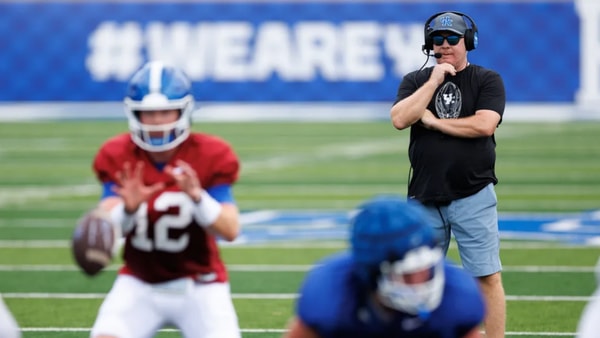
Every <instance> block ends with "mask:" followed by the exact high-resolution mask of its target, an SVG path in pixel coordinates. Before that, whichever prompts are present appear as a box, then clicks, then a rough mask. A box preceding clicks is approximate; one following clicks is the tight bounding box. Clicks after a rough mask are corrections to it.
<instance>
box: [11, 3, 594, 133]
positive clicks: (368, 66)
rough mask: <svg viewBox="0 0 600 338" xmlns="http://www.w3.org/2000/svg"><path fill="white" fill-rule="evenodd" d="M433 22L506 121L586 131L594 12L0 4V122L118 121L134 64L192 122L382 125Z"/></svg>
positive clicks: (568, 7)
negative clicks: (185, 100) (469, 38)
mask: <svg viewBox="0 0 600 338" xmlns="http://www.w3.org/2000/svg"><path fill="white" fill-rule="evenodd" d="M445 10H455V11H461V12H464V13H466V14H468V15H469V16H471V17H472V18H473V19H474V21H475V22H476V27H477V28H478V31H479V47H478V48H477V49H476V50H474V51H472V52H471V53H470V54H469V59H470V61H471V62H472V63H478V64H482V65H484V66H486V67H489V68H492V69H495V70H497V71H498V72H500V74H502V76H503V78H504V81H505V85H506V89H507V99H508V103H509V106H508V109H507V111H506V116H505V119H506V120H533V121H547V120H551V119H553V120H557V119H560V120H565V119H590V118H598V114H599V113H598V112H597V110H595V109H594V107H595V106H597V105H598V103H600V95H599V92H600V79H599V73H600V66H599V64H600V60H599V57H598V55H599V53H598V49H599V48H600V42H599V41H600V38H599V35H600V33H599V31H598V29H597V18H598V15H599V12H600V4H598V2H597V1H594V0H548V1H411V0H407V1H392V0H374V1H359V0H347V1H341V0H329V1H303V0H296V1H294V0H272V1H264V0H257V1H240V0H228V1H206V0H188V1H156V0H148V1H137V0H136V1H110V0H106V1H31V0H29V1H9V0H2V1H0V13H2V14H0V15H1V18H2V20H1V23H0V32H1V33H2V34H0V45H1V46H2V53H1V54H0V71H1V74H2V81H0V103H1V106H0V118H1V119H2V120H15V119H18V120H28V119H31V118H33V117H41V118H61V117H62V118H64V117H69V118H107V117H117V118H120V117H122V109H121V107H120V104H116V105H115V104H114V103H115V102H117V103H118V102H120V101H121V99H122V97H123V95H124V88H125V84H126V81H127V80H128V79H129V77H130V76H131V75H132V74H133V72H134V71H135V70H136V69H137V68H138V67H139V66H141V65H142V64H143V63H144V62H145V61H147V60H164V61H167V62H170V63H173V64H176V65H178V66H180V67H182V68H183V69H184V70H185V71H186V72H187V74H188V75H189V76H190V78H191V79H192V80H193V81H194V82H195V85H194V86H195V94H196V98H197V99H198V101H200V105H199V107H200V108H202V112H201V113H200V112H199V113H198V114H200V117H199V118H204V119H211V120H215V119H216V120H222V119H233V120H238V121H239V120H240V119H243V120H252V119H267V120H270V119H274V118H278V119H313V120H314V119H321V120H323V119H330V120H331V119H333V120H337V119H339V118H340V117H343V118H344V119H359V118H361V119H363V118H381V117H383V118H387V113H388V109H389V106H390V104H391V103H392V102H393V101H394V99H395V94H396V89H397V86H398V84H399V81H400V80H401V79H402V76H403V75H404V74H406V73H407V72H409V71H411V70H415V69H418V68H420V67H421V66H422V65H423V64H424V63H425V62H430V63H433V58H430V60H428V59H427V57H426V56H425V55H424V54H423V53H422V51H421V46H422V44H423V38H424V27H423V24H424V22H425V21H426V20H427V19H428V18H429V17H430V16H431V15H432V14H434V13H436V12H440V11H445ZM91 103H94V104H91ZM111 103H113V104H111ZM40 104H41V105H42V106H40Z"/></svg>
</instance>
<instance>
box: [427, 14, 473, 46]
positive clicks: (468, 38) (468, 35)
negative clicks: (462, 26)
mask: <svg viewBox="0 0 600 338" xmlns="http://www.w3.org/2000/svg"><path fill="white" fill-rule="evenodd" d="M444 13H452V14H456V15H459V16H461V17H462V18H463V20H464V19H465V18H466V19H467V20H469V22H470V23H471V28H467V30H466V31H465V34H464V36H463V38H464V39H465V47H466V48H467V50H468V51H469V50H473V49H475V48H477V44H478V43H479V37H478V33H477V32H478V30H477V24H475V20H473V18H471V17H470V16H468V15H467V14H464V13H461V12H453V11H446V12H439V13H435V14H434V15H432V16H430V17H429V19H427V21H425V27H424V34H425V44H424V45H423V47H422V50H423V51H424V52H425V51H430V50H433V39H432V38H431V36H430V35H429V34H430V33H431V31H432V30H433V28H431V26H430V25H431V22H432V21H433V20H434V19H435V18H436V17H438V16H439V15H441V14H444Z"/></svg>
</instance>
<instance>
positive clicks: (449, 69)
mask: <svg viewBox="0 0 600 338" xmlns="http://www.w3.org/2000/svg"><path fill="white" fill-rule="evenodd" d="M446 74H450V75H452V76H454V75H456V69H454V66H452V65H451V64H449V63H441V64H438V65H436V66H435V67H433V71H432V72H431V75H430V76H429V80H427V82H425V83H424V84H423V85H422V86H421V87H420V88H419V89H417V90H416V91H415V92H414V93H412V95H410V96H408V97H406V98H404V99H402V100H400V101H398V102H397V103H396V104H395V105H394V106H393V107H392V109H391V110H390V117H391V119H392V124H393V125H394V128H396V129H400V130H402V129H406V128H408V127H410V126H411V125H413V124H415V123H416V122H417V121H419V120H420V119H421V117H423V114H424V113H425V110H426V109H427V105H428V104H429V102H430V101H431V98H432V97H433V94H434V93H435V90H436V88H437V87H438V86H439V85H441V84H442V83H443V82H444V78H445V76H446Z"/></svg>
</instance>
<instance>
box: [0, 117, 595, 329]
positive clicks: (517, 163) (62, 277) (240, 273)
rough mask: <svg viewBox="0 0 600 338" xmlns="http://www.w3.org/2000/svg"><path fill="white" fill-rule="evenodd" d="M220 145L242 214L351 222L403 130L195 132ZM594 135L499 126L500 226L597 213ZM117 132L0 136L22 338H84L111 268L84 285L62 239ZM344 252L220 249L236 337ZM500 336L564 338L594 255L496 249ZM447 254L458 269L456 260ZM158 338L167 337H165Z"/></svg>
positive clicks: (46, 127)
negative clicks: (220, 140) (319, 215)
mask: <svg viewBox="0 0 600 338" xmlns="http://www.w3.org/2000/svg"><path fill="white" fill-rule="evenodd" d="M194 128H195V129H196V130H202V131H206V132H210V133H214V134H217V135H220V136H222V137H224V138H225V139H227V140H228V141H230V142H231V143H232V145H233V146H234V148H235V149H236V151H237V153H238V155H239V157H240V159H241V162H242V174H241V177H240V180H239V182H238V184H237V185H236V188H235V191H234V192H235V195H236V199H237V202H238V204H239V206H240V208H241V209H242V211H253V210H273V209H274V210H342V211H343V210H350V209H352V208H354V207H356V206H357V205H358V204H359V203H360V202H361V201H363V200H364V199H367V198H369V197H371V196H373V195H375V194H380V193H397V194H404V193H405V191H406V181H407V176H408V161H407V154H406V153H407V145H408V144H407V143H408V135H409V132H408V131H402V132H399V131H395V130H394V129H393V128H392V127H391V125H390V124H389V123H387V122H368V123H366V122H365V123H363V122H360V123H359V122H353V123H308V122H286V123H275V122H273V123H196V124H195V125H194ZM598 130H600V123H597V122H579V123H548V124H532V123H505V124H503V125H501V126H500V128H499V129H498V131H497V134H496V138H497V141H498V148H497V153H498V159H497V174H498V176H499V179H500V183H499V184H498V185H497V187H496V190H497V194H498V199H499V209H500V212H501V213H511V214H512V213H520V214H528V213H535V214H540V213H560V214H564V213H579V212H583V211H588V210H593V209H598V208H600V175H599V173H600V147H598V140H599V138H598ZM124 131H126V122H125V121H102V122H99V121H70V122H48V123H4V124H1V125H0V159H1V161H0V293H2V295H3V297H4V299H5V302H6V303H7V305H8V306H9V308H10V309H11V310H12V312H13V313H14V315H15V317H16V318H17V320H18V321H19V324H20V325H21V326H22V328H23V330H24V334H23V335H24V337H25V338H33V337H36V338H40V337H50V338H55V337H86V336H87V335H88V333H89V328H90V327H91V325H92V323H93V320H94V318H95V315H96V311H97V309H98V307H99V305H100V303H101V301H102V297H103V296H104V294H105V293H106V292H107V291H108V290H109V288H110V286H111V283H112V281H113V279H114V276H115V273H116V268H117V263H118V262H115V265H113V266H111V267H110V268H109V269H108V270H107V271H105V272H103V273H102V274H101V275H99V276H98V277H96V278H88V277H85V276H83V275H82V274H81V273H80V272H79V271H78V270H77V269H76V268H75V266H74V265H73V260H72V258H71V255H70V251H69V246H68V244H69V238H70V236H71V232H72V230H73V227H74V225H75V222H76V220H77V219H78V217H79V216H81V214H82V213H83V212H85V211H86V210H88V209H90V208H91V207H92V206H94V204H95V203H96V201H97V200H98V196H99V192H100V189H99V186H98V184H97V183H96V181H95V180H94V178H93V175H92V172H91V161H92V158H93V156H94V152H95V150H96V149H97V148H98V147H99V145H100V144H101V143H102V142H103V141H104V140H105V139H106V138H107V137H109V136H111V135H113V134H115V133H118V132H124ZM344 248H345V244H344V242H343V241H339V242H331V241H319V240H318V239H315V240H311V241H307V242H300V241H292V242H286V243H277V242H274V243H263V244H260V245H259V244H248V245H228V246H223V247H222V251H223V255H224V259H225V261H226V262H227V263H228V266H229V270H230V276H231V285H232V292H233V294H234V302H235V305H236V309H237V311H238V315H239V318H240V325H241V327H242V329H243V332H244V337H251V338H254V337H256V338H258V337H261V338H265V337H280V336H281V335H282V332H283V329H284V328H285V323H286V321H287V320H288V319H289V317H290V315H291V314H292V311H293V306H294V299H295V296H296V294H295V292H296V291H297V288H298V286H299V285H300V283H301V280H302V278H303V276H304V274H305V273H306V271H307V269H309V268H310V266H311V265H312V264H313V263H314V262H315V261H316V260H318V259H320V258H321V257H323V256H325V255H327V254H330V253H333V252H337V251H340V250H344ZM501 254H502V259H503V263H504V267H505V271H504V274H503V276H504V284H505V289H506V294H507V298H508V301H507V304H508V305H507V307H508V319H507V331H508V333H509V334H508V335H507V336H520V337H545V336H563V337H573V336H574V334H575V331H576V325H577V321H578V319H579V316H580V314H581V311H582V309H583V307H584V305H585V303H586V301H587V300H588V299H589V296H590V295H591V293H592V291H593V289H594V287H595V280H594V275H593V267H594V265H595V263H596V260H597V259H598V256H600V249H599V248H597V247H584V246H576V245H571V244H568V243H549V242H531V241H515V240H513V241H508V240H505V241H503V243H502V253H501ZM450 255H451V256H452V257H453V258H455V259H457V257H456V251H455V249H454V248H452V249H451V252H450ZM158 337H179V334H178V333H176V332H173V331H170V330H166V331H164V332H161V333H160V334H159V335H158Z"/></svg>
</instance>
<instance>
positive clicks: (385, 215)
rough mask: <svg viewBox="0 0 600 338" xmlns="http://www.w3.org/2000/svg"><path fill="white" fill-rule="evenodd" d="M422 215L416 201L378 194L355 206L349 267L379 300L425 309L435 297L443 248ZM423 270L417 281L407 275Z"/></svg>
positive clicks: (435, 303)
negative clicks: (420, 277)
mask: <svg viewBox="0 0 600 338" xmlns="http://www.w3.org/2000/svg"><path fill="white" fill-rule="evenodd" d="M428 217H429V216H428V215H427V214H426V213H425V211H424V209H423V207H422V206H421V205H420V204H419V203H418V202H416V201H410V200H409V201H406V200H405V199H403V198H400V197H397V196H378V197H375V198H373V199H371V200H369V201H367V202H366V203H364V204H363V205H362V206H361V207H360V208H359V212H358V214H357V215H356V216H355V218H354V219H353V222H352V230H351V247H352V249H351V250H352V256H353V260H354V272H355V274H356V276H357V277H358V279H359V281H360V282H361V283H362V284H363V285H364V286H365V287H366V288H368V289H370V290H375V291H376V292H377V293H378V296H379V297H378V298H379V299H380V300H381V301H382V302H383V304H384V305H386V306H388V307H390V308H392V309H395V310H398V311H403V312H406V313H410V314H415V315H417V314H418V315H426V314H427V313H429V312H431V311H432V310H434V309H435V308H437V306H438V305H439V303H440V302H441V297H442V292H443V287H444V268H443V256H444V255H443V252H442V250H441V248H440V247H439V246H438V245H437V240H436V237H435V232H434V229H433V228H432V227H431V225H430V224H429V222H428ZM422 271H428V272H426V273H427V277H426V278H425V279H424V280H422V281H419V282H410V283H409V282H407V281H406V280H407V277H406V276H407V275H410V274H415V273H419V272H422Z"/></svg>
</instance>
